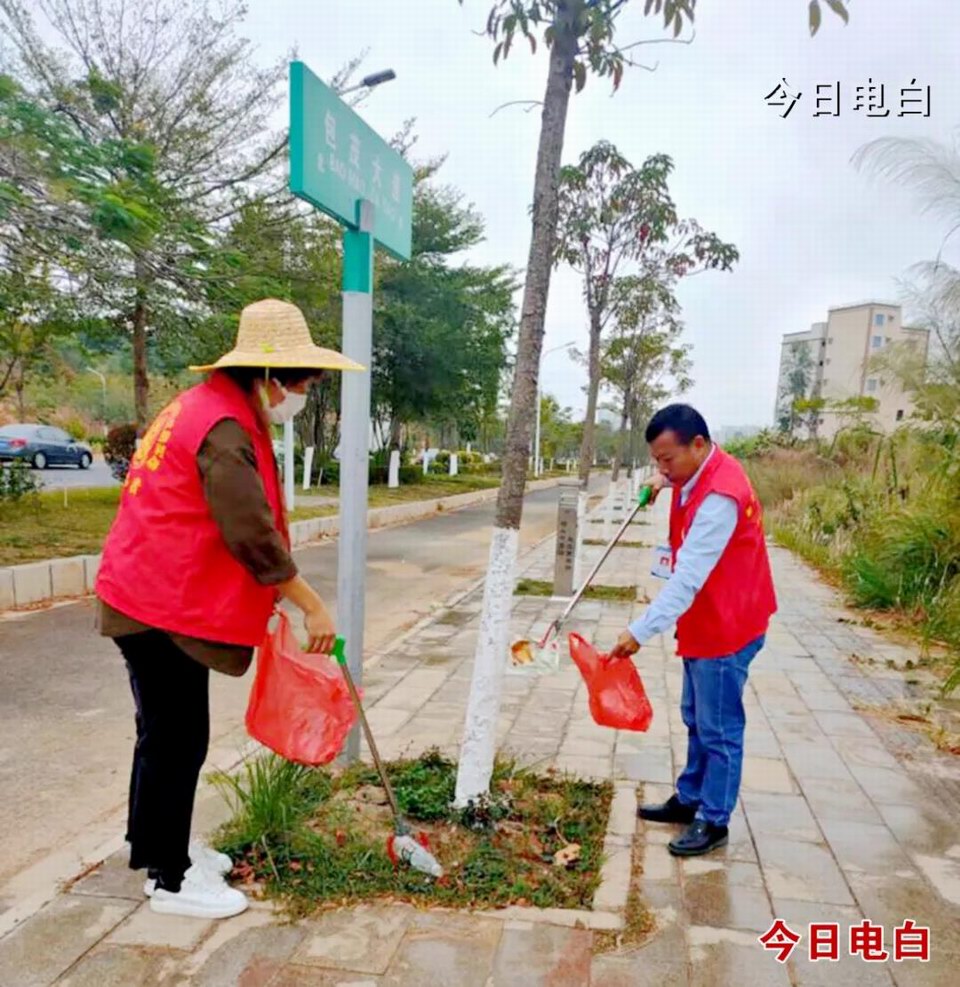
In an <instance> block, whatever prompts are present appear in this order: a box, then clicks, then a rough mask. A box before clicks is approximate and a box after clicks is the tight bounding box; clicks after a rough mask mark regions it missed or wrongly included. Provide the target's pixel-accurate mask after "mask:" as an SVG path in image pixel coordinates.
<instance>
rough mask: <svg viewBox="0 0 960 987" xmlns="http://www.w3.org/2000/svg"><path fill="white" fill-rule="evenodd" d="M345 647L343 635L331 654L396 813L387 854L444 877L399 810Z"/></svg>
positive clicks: (420, 839) (432, 875) (421, 839)
mask: <svg viewBox="0 0 960 987" xmlns="http://www.w3.org/2000/svg"><path fill="white" fill-rule="evenodd" d="M344 648H345V642H344V639H343V638H342V637H338V638H337V639H336V641H335V643H334V645H333V652H332V657H333V658H335V659H336V661H337V664H338V665H339V666H340V670H341V671H342V672H343V677H344V679H345V680H346V683H347V689H348V690H349V691H350V697H351V699H353V704H354V706H356V708H357V716H358V717H359V718H360V724H361V726H362V727H363V734H364V736H365V737H366V738H367V746H368V747H369V748H370V756H371V757H372V758H373V763H374V764H375V765H376V768H377V774H379V775H380V782H381V784H382V785H383V790H384V791H385V792H386V793H387V801H388V802H389V803H390V810H391V812H393V824H394V830H393V836H391V837H390V838H389V839H388V840H387V853H388V854H389V855H390V859H391V860H393V861H394V863H396V861H397V860H402V861H404V862H405V863H408V864H409V865H410V866H411V867H413V868H414V869H416V870H419V871H423V873H424V874H429V875H430V876H431V877H443V868H442V867H441V866H440V864H439V863H438V862H437V859H436V858H435V857H434V856H433V854H432V853H430V851H429V850H428V849H427V842H426V838H425V837H423V836H420V837H417V836H414V835H413V830H412V829H411V827H410V824H409V823H408V822H407V820H406V819H404V818H403V814H402V813H401V812H400V805H399V803H398V802H397V796H396V794H395V792H394V790H393V785H391V784H390V779H389V778H388V777H387V771H386V768H384V766H383V761H381V760H380V751H379V750H377V742H376V741H375V740H374V739H373V733H372V732H371V730H370V724H369V723H368V722H367V715H366V713H364V711H363V703H361V702H360V693H359V692H357V686H356V684H355V683H354V681H353V676H352V675H351V674H350V668H349V666H348V665H347V657H346V654H345V652H344Z"/></svg>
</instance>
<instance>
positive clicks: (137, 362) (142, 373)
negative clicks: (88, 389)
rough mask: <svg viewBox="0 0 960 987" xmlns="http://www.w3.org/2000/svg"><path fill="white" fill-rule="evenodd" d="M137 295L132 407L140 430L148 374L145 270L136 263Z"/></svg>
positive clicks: (144, 417) (146, 410)
mask: <svg viewBox="0 0 960 987" xmlns="http://www.w3.org/2000/svg"><path fill="white" fill-rule="evenodd" d="M136 278H137V297H136V304H135V305H134V307H133V319H132V321H133V407H134V413H135V417H136V422H137V430H138V431H140V430H142V429H143V428H144V427H145V426H146V424H147V419H148V418H149V416H150V375H149V371H148V366H147V319H148V317H149V311H148V309H147V284H146V272H145V271H144V270H143V268H142V267H141V265H140V263H139V262H138V263H137V265H136Z"/></svg>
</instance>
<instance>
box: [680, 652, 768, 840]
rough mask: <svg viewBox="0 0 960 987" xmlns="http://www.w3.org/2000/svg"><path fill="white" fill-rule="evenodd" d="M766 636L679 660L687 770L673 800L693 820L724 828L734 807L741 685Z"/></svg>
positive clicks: (737, 788) (738, 765)
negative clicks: (732, 649) (692, 811)
mask: <svg viewBox="0 0 960 987" xmlns="http://www.w3.org/2000/svg"><path fill="white" fill-rule="evenodd" d="M765 640H766V637H765V636H764V637H758V638H757V639H756V640H755V641H751V643H750V644H748V645H747V646H746V647H745V648H744V649H743V650H742V651H738V652H737V653H736V654H733V655H727V656H726V657H724V658H684V659H683V695H682V698H681V700H680V713H681V715H682V717H683V722H684V725H685V726H686V728H687V733H688V738H687V766H686V768H684V771H683V774H681V775H680V777H679V778H678V779H677V796H678V797H679V799H680V801H681V802H682V803H684V805H695V806H697V818H698V819H705V820H706V821H707V822H709V823H713V824H714V825H715V826H726V825H727V823H728V822H729V821H730V816H731V814H732V813H733V810H734V808H735V807H736V804H737V796H738V794H739V792H740V774H741V771H742V769H743V731H744V727H745V726H746V723H747V718H746V714H745V713H744V710H743V687H744V686H745V685H746V682H747V671H748V669H749V668H750V662H752V661H753V659H754V658H756V656H757V653H758V652H759V651H760V649H761V648H762V647H763V644H764V641H765Z"/></svg>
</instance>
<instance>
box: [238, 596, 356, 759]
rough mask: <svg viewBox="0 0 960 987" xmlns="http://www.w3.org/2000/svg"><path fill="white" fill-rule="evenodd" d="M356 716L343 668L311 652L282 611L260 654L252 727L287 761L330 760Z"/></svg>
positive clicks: (250, 707)
mask: <svg viewBox="0 0 960 987" xmlns="http://www.w3.org/2000/svg"><path fill="white" fill-rule="evenodd" d="M356 721H357V711H356V708H355V707H354V705H353V700H352V699H351V698H350V693H349V691H348V689H347V684H346V682H345V681H344V678H343V673H342V672H341V671H340V669H339V668H338V667H337V664H336V662H334V661H333V660H332V659H330V658H328V657H327V656H326V655H312V654H307V653H305V652H304V651H302V650H301V648H300V645H299V644H298V643H297V639H296V636H295V635H294V633H293V629H292V628H291V627H290V620H289V619H288V618H287V616H286V614H284V613H280V614H279V619H278V621H277V626H276V628H275V629H274V630H272V631H269V630H268V631H267V635H266V637H265V638H264V639H263V644H262V645H261V646H260V652H259V654H258V656H257V674H256V678H255V679H254V681H253V688H252V689H251V690H250V700H249V702H248V703H247V732H248V733H249V734H250V736H251V737H253V738H254V740H258V741H260V743H261V744H263V745H264V746H266V747H269V748H270V750H272V751H275V752H276V753H277V754H279V755H280V756H281V757H285V758H286V759H287V760H288V761H295V762H296V763H298V764H309V765H316V764H328V763H329V762H330V761H332V760H333V759H334V758H335V757H336V756H337V754H339V753H340V750H341V748H342V747H343V744H344V741H345V740H346V738H347V734H348V733H349V732H350V729H351V727H353V725H354V723H356Z"/></svg>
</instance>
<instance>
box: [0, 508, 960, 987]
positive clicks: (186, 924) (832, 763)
mask: <svg viewBox="0 0 960 987" xmlns="http://www.w3.org/2000/svg"><path fill="white" fill-rule="evenodd" d="M648 517H649V515H648ZM665 517H666V504H665V503H661V504H660V505H658V507H657V509H656V512H655V515H654V523H653V524H641V525H636V526H635V527H632V528H631V529H630V535H629V536H628V537H629V538H630V540H631V541H642V542H646V543H653V542H655V541H657V540H659V539H660V538H662V536H663V532H664V529H665ZM593 528H595V530H596V531H599V532H602V531H603V526H602V525H596V526H591V525H588V529H587V530H588V535H587V536H588V537H599V536H596V535H594V534H593V531H592V530H591V529H593ZM599 551H600V549H599V548H587V549H586V552H587V553H588V554H587V558H586V560H585V565H586V566H587V567H589V565H590V564H591V557H592V558H596V554H595V553H597V552H599ZM552 552H553V542H552V541H551V542H548V543H546V544H544V545H543V546H542V547H541V548H540V549H538V550H537V551H536V552H534V553H533V554H531V555H530V556H528V557H527V558H526V559H525V560H524V564H523V566H522V569H523V571H522V573H521V574H522V575H526V576H530V577H532V578H549V577H550V573H551V571H552ZM650 552H651V550H650V549H649V548H617V549H615V551H614V553H613V555H612V556H611V559H610V560H609V561H608V563H607V567H606V568H605V570H604V572H602V573H601V576H600V577H599V578H598V582H601V583H604V584H608V585H609V584H620V585H636V586H638V588H639V589H640V591H641V596H642V595H643V593H644V592H647V593H650V594H651V595H653V594H654V593H655V592H656V587H655V585H654V583H655V582H656V581H655V580H654V579H652V577H650V576H649V575H647V574H646V573H647V572H648V570H649V567H650ZM773 560H774V567H775V578H776V583H777V588H778V592H779V597H780V603H781V613H780V614H779V615H778V617H777V618H776V620H775V623H774V625H773V627H772V629H771V633H770V636H769V639H768V644H767V647H766V648H765V650H764V651H763V652H762V653H761V655H760V657H759V658H758V659H757V660H756V662H755V663H754V666H753V668H754V671H753V674H752V675H751V678H750V682H749V686H748V694H747V698H746V702H747V705H748V728H747V756H746V760H745V765H744V780H743V787H742V793H741V794H742V797H741V801H740V805H739V808H738V811H737V813H736V814H735V816H734V818H733V820H732V823H731V839H730V845H729V846H728V847H727V848H725V849H723V850H721V851H719V852H716V853H715V854H712V855H710V856H708V857H705V858H700V859H697V860H692V861H685V862H678V861H677V860H675V859H674V858H672V857H671V856H670V855H669V853H668V852H667V848H666V843H667V841H668V840H669V839H670V838H671V836H672V835H673V832H674V830H673V829H672V828H671V827H658V826H652V825H651V826H645V825H644V824H638V829H637V837H636V838H637V840H639V841H641V842H642V844H643V846H644V852H643V863H644V871H643V880H642V890H643V895H644V898H645V900H646V903H647V905H648V906H649V907H650V908H651V910H652V911H653V913H654V915H655V917H656V928H655V930H654V932H653V933H652V934H651V936H650V937H649V939H648V940H647V941H646V942H644V943H643V944H641V945H639V946H636V947H633V948H631V949H625V950H621V951H619V952H614V953H607V954H598V953H596V952H595V950H594V946H595V943H594V933H592V932H590V931H589V930H586V929H580V928H569V927H565V926H564V925H562V924H554V922H543V921H527V920H526V919H522V920H517V919H516V918H512V917H511V918H506V917H503V916H501V917H489V916H477V915H467V914H463V913H450V912H439V911H433V912H421V911H416V910H414V909H412V908H408V907H406V906H394V905H391V906H376V905H373V906H363V907H358V908H352V909H347V910H344V911H341V912H336V913H331V914H327V915H324V916H322V917H320V918H318V919H315V920H310V921H305V922H300V923H297V924H296V925H290V924H285V923H284V922H282V921H281V920H280V919H278V918H277V917H275V916H274V914H273V913H272V911H271V910H270V909H269V908H267V907H265V906H260V905H258V906H257V907H255V908H254V909H252V910H251V911H250V912H249V913H247V914H246V915H244V916H241V917H239V918H237V919H234V920H231V921H228V922H222V923H204V922H199V921H192V920H191V921H187V920H177V919H171V918H165V917H160V916H154V915H152V913H150V912H149V910H148V909H147V907H146V906H145V904H144V903H143V898H142V895H141V893H140V889H139V887H138V884H139V882H138V880H137V878H136V876H135V875H133V874H131V873H130V872H129V871H127V870H126V868H125V860H124V858H123V856H122V855H116V856H114V857H113V858H111V859H110V860H108V861H107V862H106V863H105V864H104V866H103V867H102V868H100V869H99V870H97V871H95V872H94V873H92V874H91V875H89V876H87V877H85V878H84V879H83V880H81V881H79V882H78V883H77V884H76V885H75V886H74V887H73V888H72V889H71V890H70V892H69V893H68V894H64V895H62V896H61V897H60V898H59V899H58V900H56V901H55V902H53V903H52V904H51V905H49V906H48V907H47V908H46V909H44V910H43V911H42V912H40V913H39V914H38V915H36V916H34V917H33V918H31V919H29V920H28V921H27V922H25V923H24V924H23V925H22V926H20V927H19V928H18V929H16V930H15V931H14V932H12V933H11V934H10V935H8V936H7V937H6V938H4V939H2V940H0V985H3V987H33V985H38V987H47V985H50V984H54V983H56V984H58V985H61V984H62V985H71V987H80V985H96V987H107V985H111V984H117V985H121V984H122V985H124V987H126V985H134V984H144V985H147V984H149V985H154V984H156V985H169V987H173V985H186V984H189V985H203V987H213V985H224V987H226V985H243V987H259V985H270V987H307V985H318V987H320V985H325V987H332V985H341V987H383V985H395V987H408V985H409V987H414V985H416V987H429V985H434V984H436V985H438V987H439V985H443V987H459V985H465V987H472V985H477V987H488V985H493V987H512V985H517V987H520V985H522V987H535V985H544V987H546V985H551V987H563V985H587V984H592V985H593V987H640V985H654V984H655V985H657V987H672V985H681V984H682V985H686V984H691V985H698V987H699V985H703V987H708V985H709V987H728V985H729V987H748V985H754V984H756V985H764V987H766V985H779V984H791V983H792V984H797V985H804V987H805V985H819V984H834V983H843V984H850V985H861V984H863V985H872V984H887V985H890V984H897V985H903V987H912V985H918V987H919V985H924V987H927V985H944V987H946V985H947V984H953V983H956V982H957V974H956V970H957V968H958V967H960V831H958V825H957V818H958V815H957V810H958V804H960V797H958V796H960V762H958V761H957V759H956V758H955V757H953V758H951V757H950V756H948V755H939V754H937V753H936V752H935V751H934V749H933V747H932V745H928V744H927V743H926V742H925V741H924V742H922V743H921V742H918V740H917V738H916V735H914V734H912V733H907V732H905V731H904V730H903V729H901V728H897V727H894V726H891V725H889V724H886V723H885V722H883V721H882V720H879V719H877V718H875V717H867V716H865V715H863V714H861V713H860V712H858V707H860V706H862V705H873V706H875V705H881V704H884V703H889V702H891V701H895V700H897V699H900V698H904V697H909V696H911V695H913V694H916V693H918V692H919V691H920V690H922V689H923V688H924V687H925V684H924V681H923V675H922V673H920V672H917V671H912V672H910V679H911V681H908V680H907V677H906V676H905V675H904V674H903V673H901V672H900V671H898V670H897V669H896V668H895V667H894V668H890V667H888V665H887V663H888V662H891V663H892V664H893V665H899V666H903V665H904V664H905V663H906V661H907V660H908V659H910V658H914V659H915V658H916V655H915V654H912V653H911V652H910V650H909V649H906V650H905V649H902V648H899V647H897V646H894V645H892V644H890V643H889V642H887V641H885V640H884V639H882V638H880V637H878V636H877V635H875V634H874V633H873V632H871V631H869V630H867V629H865V628H862V627H860V626H858V625H857V624H856V623H855V622H849V621H851V620H852V619H853V618H851V615H849V614H847V613H845V612H844V610H843V609H842V607H841V606H840V605H839V603H838V601H837V599H836V597H835V595H834V594H833V593H832V591H830V590H829V589H828V588H827V587H825V586H824V585H823V584H821V583H819V582H817V581H816V579H815V577H814V576H813V575H812V574H811V573H810V572H809V571H808V570H807V569H806V568H805V567H803V566H802V565H800V564H799V563H798V562H797V561H796V560H794V559H793V558H792V557H791V556H790V555H788V554H787V553H785V552H782V551H780V550H773ZM584 571H586V570H584ZM480 604H481V591H480V590H477V591H475V592H473V593H471V594H469V595H468V596H467V597H466V598H464V599H463V600H462V601H461V602H460V603H459V604H457V605H456V606H454V607H453V608H452V609H449V610H447V611H446V612H444V613H443V614H441V615H440V616H439V618H438V619H436V620H434V621H433V622H432V623H430V624H428V625H426V626H424V627H423V628H421V629H420V630H419V631H417V632H416V633H415V634H414V635H413V636H411V637H410V638H409V639H408V640H406V641H405V642H404V643H403V644H402V645H401V646H400V647H398V648H397V649H395V650H394V651H392V652H391V653H389V654H387V655H386V656H384V657H383V658H382V659H381V660H380V661H378V662H377V663H375V664H374V665H373V666H372V667H371V668H370V669H369V670H368V672H367V674H366V677H365V687H366V694H367V702H368V704H369V706H370V709H371V725H372V727H373V730H374V732H375V734H376V735H377V737H378V740H379V741H380V743H381V745H382V747H383V749H384V752H385V753H386V754H388V755H390V756H395V755H398V754H401V753H415V752H418V751H420V750H423V749H425V748H427V747H429V746H433V745H438V746H440V747H442V748H444V749H446V750H448V751H450V752H452V753H455V752H456V749H457V745H458V741H459V736H460V731H461V729H462V723H463V713H464V707H465V704H466V698H467V691H468V689H469V683H470V670H471V662H472V657H473V647H474V643H475V640H476V635H477V624H478V620H479V612H480ZM557 609H558V605H557V604H556V603H554V602H552V601H550V600H547V599H529V598H527V599H522V600H518V601H517V604H516V607H515V609H514V627H513V632H514V634H515V635H517V636H519V635H521V634H523V635H527V634H529V633H530V632H533V633H536V632H537V631H538V630H539V631H541V632H542V630H543V629H544V628H545V626H546V622H547V621H548V620H549V619H551V618H552V616H553V615H554V614H555V613H556V612H557ZM640 609H642V607H641V606H640V605H639V604H622V603H621V604H618V603H608V602H604V603H598V602H593V601H587V602H584V603H583V604H582V605H581V606H580V607H579V609H578V611H577V613H576V617H575V619H573V620H572V621H571V623H570V625H569V627H568V630H577V631H579V632H580V633H582V634H584V636H586V637H588V638H591V639H593V640H595V641H596V642H597V643H599V644H601V645H604V646H607V645H609V644H610V643H611V642H612V641H613V640H614V639H615V637H616V635H617V634H618V633H619V632H620V631H621V630H622V628H623V626H624V625H625V623H626V622H627V621H628V620H629V619H630V617H631V615H632V614H633V613H634V612H635V611H639V610H640ZM671 644H672V639H671V640H661V641H659V642H658V643H657V644H656V645H655V646H651V647H648V648H644V649H643V650H642V651H641V652H640V655H639V658H638V664H639V668H640V670H641V674H642V676H643V679H644V683H645V685H646V687H647V691H648V693H649V695H650V698H651V701H652V703H653V706H654V721H653V724H652V725H651V728H650V730H649V732H648V733H646V734H643V735H627V734H619V733H616V732H614V731H610V730H605V729H602V728H600V727H597V726H595V725H594V724H593V722H592V720H591V719H590V716H589V712H588V710H587V703H586V698H585V695H584V689H583V686H582V683H581V682H580V680H579V676H578V674H577V672H576V670H575V669H574V668H573V667H572V665H571V664H570V662H569V661H566V662H565V663H564V665H563V667H562V669H561V671H560V673H559V674H557V675H556V676H553V677H550V678H545V679H539V680H526V679H520V678H514V677H509V678H508V679H507V682H506V687H505V694H504V704H503V716H502V719H501V722H500V727H499V739H500V741H501V745H502V746H503V747H504V748H506V749H509V750H511V751H513V752H514V753H516V754H517V755H518V756H520V757H522V758H523V759H525V760H526V761H528V762H537V763H541V764H543V765H544V766H546V765H556V766H557V767H560V768H563V769H567V770H570V771H575V772H577V773H579V774H583V775H594V776H597V777H613V778H619V779H629V780H632V781H635V782H637V783H638V784H639V785H640V786H642V792H643V796H644V797H645V798H647V799H654V800H655V799H659V798H661V797H665V796H666V795H668V794H669V792H670V791H671V787H672V781H673V778H674V777H675V775H676V774H677V772H678V771H679V769H680V767H681V766H682V764H683V760H684V757H685V743H686V739H685V728H684V727H683V725H682V723H681V721H680V716H679V710H678V703H679V691H680V683H681V665H680V662H679V660H678V659H677V658H675V657H674V656H673V655H672V652H671V648H670V645H671ZM852 655H857V656H858V660H857V661H853V660H851V656H852ZM865 659H866V661H865ZM869 659H874V660H875V661H876V662H878V663H879V664H877V665H873V664H871V663H870V662H869ZM217 811H218V810H217V809H216V808H215V807H214V806H212V805H211V804H209V803H208V804H207V805H206V807H205V808H204V817H205V818H206V820H207V821H208V822H210V823H212V822H213V821H215V819H216V815H217ZM555 918H556V921H560V919H559V917H555ZM774 918H780V919H782V920H784V922H785V923H786V925H787V926H788V927H789V929H790V930H792V931H793V932H794V933H796V934H799V935H800V936H801V937H802V938H801V940H800V942H799V944H798V945H797V946H796V948H795V950H794V952H793V955H792V956H791V958H790V960H789V961H788V962H787V963H786V964H783V965H781V964H779V963H778V962H777V961H776V959H775V958H774V955H773V954H772V953H771V952H769V951H767V950H765V949H764V948H763V947H762V946H761V945H760V943H759V942H758V936H759V935H760V934H762V933H763V932H765V931H766V930H768V929H769V928H770V926H771V925H772V923H773V920H774ZM865 918H866V919H869V920H870V921H871V922H873V923H877V924H879V925H882V926H883V927H884V930H885V932H884V942H883V945H884V947H885V948H886V949H887V950H890V951H891V952H892V949H893V938H894V928H895V927H897V926H900V925H902V924H903V922H904V920H906V919H912V920H913V921H914V922H915V923H917V925H918V926H924V927H929V929H930V937H931V952H932V958H931V960H930V962H929V963H921V962H919V961H917V960H909V959H908V960H904V961H902V962H894V961H893V958H892V956H891V958H890V959H888V960H887V961H885V962H867V961H866V960H864V959H862V958H860V957H857V958H854V957H851V956H849V955H846V956H844V958H842V959H841V960H840V961H839V963H829V962H827V961H820V962H817V963H812V962H810V961H809V959H808V958H807V950H808V948H809V936H808V929H807V924H808V923H810V922H818V923H819V922H835V923H838V924H839V934H840V936H841V952H848V950H846V949H845V948H844V947H845V946H846V945H847V943H848V936H849V931H848V930H849V928H850V927H851V926H853V925H859V924H860V923H861V922H863V920H864V919H865Z"/></svg>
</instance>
